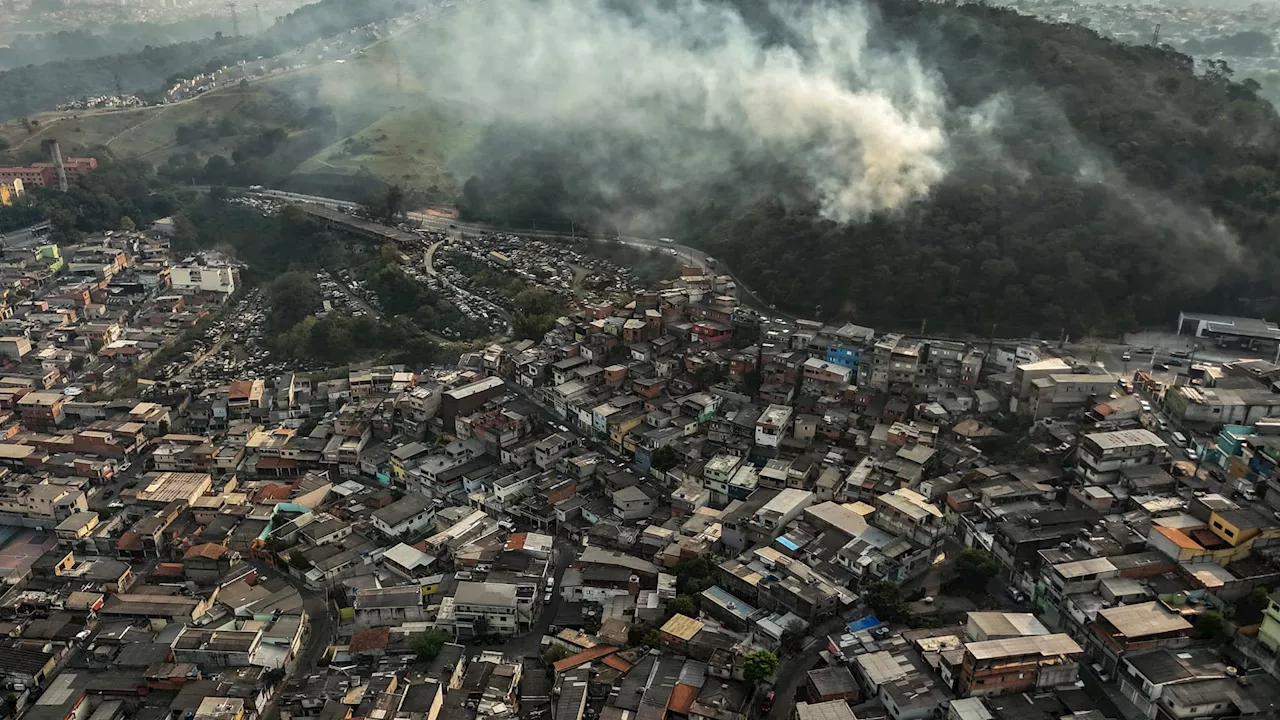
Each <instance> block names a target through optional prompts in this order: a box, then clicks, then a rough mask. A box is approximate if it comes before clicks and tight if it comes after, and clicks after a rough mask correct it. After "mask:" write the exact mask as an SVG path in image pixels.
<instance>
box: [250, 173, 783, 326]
mask: <svg viewBox="0 0 1280 720" xmlns="http://www.w3.org/2000/svg"><path fill="white" fill-rule="evenodd" d="M229 189H232V190H239V191H240V192H242V193H244V194H246V195H257V196H260V197H268V198H275V199H277V200H286V201H290V202H306V203H314V204H316V205H324V206H325V207H330V208H333V209H335V210H347V211H353V210H359V209H360V208H361V206H360V203H354V202H351V201H349V200H338V199H336V198H327V197H321V196H318V195H304V194H301V193H292V192H285V191H283V190H267V189H263V190H249V189H243V188H229ZM407 216H408V218H409V219H410V220H413V221H414V222H417V223H418V224H420V225H422V226H423V227H425V228H428V229H430V230H436V231H440V232H449V231H450V230H453V231H458V232H473V233H482V232H504V233H511V234H513V235H523V236H525V237H540V238H562V239H568V238H587V237H590V238H593V239H597V240H615V239H616V240H617V241H618V242H621V243H622V244H624V245H631V246H632V247H640V248H658V249H671V250H675V251H676V253H677V254H678V255H679V256H680V257H682V258H684V259H686V260H688V261H689V262H691V263H693V264H694V265H697V266H698V267H700V268H702V269H704V270H706V269H708V268H714V271H715V272H719V273H723V274H727V275H729V277H731V278H733V281H734V283H735V284H736V285H737V287H738V296H739V299H740V300H742V302H743V304H744V305H746V306H747V307H749V308H752V309H754V310H756V311H757V312H760V313H762V314H765V315H775V316H778V317H782V318H785V319H787V320H795V319H796V317H797V316H795V315H792V314H790V313H786V312H783V311H781V310H778V309H776V308H774V307H773V306H772V305H771V304H769V303H767V302H765V301H764V299H763V298H761V297H760V296H759V295H757V294H756V293H755V292H754V291H752V290H751V288H749V287H747V285H746V284H745V283H743V282H742V280H741V279H740V278H739V277H738V276H737V275H734V274H733V271H732V270H729V269H728V268H726V267H724V266H723V265H720V264H718V263H717V264H715V265H713V262H715V261H713V260H712V259H711V256H710V255H708V254H706V253H705V252H703V251H701V250H699V249H698V248H695V247H690V246H688V245H680V244H676V243H666V242H662V241H660V240H655V239H651V238H640V237H632V236H627V235H623V236H617V237H614V236H608V235H583V234H581V233H579V234H573V233H565V232H555V231H549V230H533V229H521V228H506V227H501V226H497V225H490V224H487V223H474V222H464V221H461V220H450V219H448V218H442V217H440V216H438V215H428V214H426V213H417V212H411V213H407ZM434 250H435V248H434V247H432V248H431V250H429V251H428V252H429V253H430V254H431V255H434ZM432 271H434V268H432Z"/></svg>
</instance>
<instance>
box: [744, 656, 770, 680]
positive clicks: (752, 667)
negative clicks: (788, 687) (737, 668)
mask: <svg viewBox="0 0 1280 720" xmlns="http://www.w3.org/2000/svg"><path fill="white" fill-rule="evenodd" d="M777 669H778V656H777V655H774V654H773V653H771V652H769V651H768V650H757V651H755V652H753V653H748V654H747V656H746V658H745V659H744V660H743V663H742V676H743V678H745V679H746V681H747V682H749V683H752V684H754V683H758V682H760V681H762V680H764V679H766V678H769V677H772V676H773V672H774V671H775V670H777Z"/></svg>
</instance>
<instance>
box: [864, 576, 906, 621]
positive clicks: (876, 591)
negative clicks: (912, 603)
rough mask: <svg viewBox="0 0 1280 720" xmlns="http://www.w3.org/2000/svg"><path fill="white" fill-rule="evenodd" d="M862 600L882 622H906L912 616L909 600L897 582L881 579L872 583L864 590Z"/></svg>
mask: <svg viewBox="0 0 1280 720" xmlns="http://www.w3.org/2000/svg"><path fill="white" fill-rule="evenodd" d="M862 602H864V603H866V604H867V607H869V608H871V612H872V613H873V614H875V616H876V618H878V619H879V620H880V621H881V622H905V621H906V619H907V618H908V617H909V616H910V613H909V612H908V611H907V601H906V599H904V598H903V597H902V590H901V589H900V588H899V587H898V585H897V583H892V582H889V581H888V580H880V581H878V582H874V583H871V584H870V585H868V586H867V587H866V589H865V590H863V592H862Z"/></svg>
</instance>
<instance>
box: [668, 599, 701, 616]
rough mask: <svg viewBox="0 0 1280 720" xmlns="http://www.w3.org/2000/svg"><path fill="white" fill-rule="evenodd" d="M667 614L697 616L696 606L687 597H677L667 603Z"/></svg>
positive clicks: (692, 600)
mask: <svg viewBox="0 0 1280 720" xmlns="http://www.w3.org/2000/svg"><path fill="white" fill-rule="evenodd" d="M667 612H668V613H670V614H672V615H687V616H689V617H697V616H698V604H697V602H696V601H695V600H694V599H693V598H692V597H690V596H689V595H677V596H675V597H674V598H672V599H671V600H668V601H667Z"/></svg>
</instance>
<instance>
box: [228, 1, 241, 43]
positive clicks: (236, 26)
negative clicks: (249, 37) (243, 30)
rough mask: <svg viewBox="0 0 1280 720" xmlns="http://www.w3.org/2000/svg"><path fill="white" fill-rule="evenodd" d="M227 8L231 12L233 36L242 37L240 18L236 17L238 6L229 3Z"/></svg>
mask: <svg viewBox="0 0 1280 720" xmlns="http://www.w3.org/2000/svg"><path fill="white" fill-rule="evenodd" d="M227 8H228V9H230V10H231V34H232V35H235V36H237V37H238V36H239V35H240V18H238V17H236V4H235V3H233V2H229V3H227Z"/></svg>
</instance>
